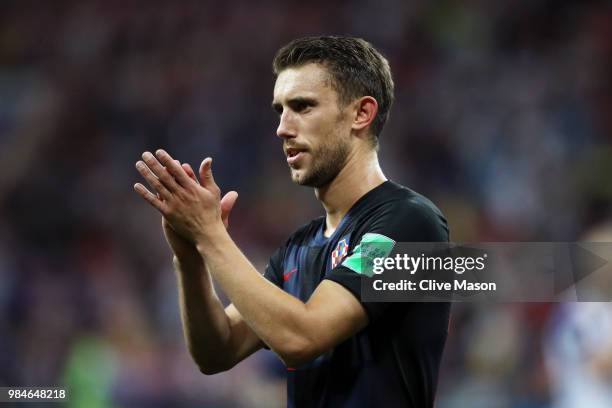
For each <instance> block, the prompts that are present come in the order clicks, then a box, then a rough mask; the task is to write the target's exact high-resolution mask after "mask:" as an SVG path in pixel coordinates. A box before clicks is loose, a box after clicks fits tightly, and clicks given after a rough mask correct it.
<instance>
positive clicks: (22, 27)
mask: <svg viewBox="0 0 612 408" xmlns="http://www.w3.org/2000/svg"><path fill="white" fill-rule="evenodd" d="M605 3H606V2H603V1H602V2H581V1H551V0H549V1H543V0H513V1H510V0H506V1H496V2H491V1H486V0H471V1H462V2H460V1H449V0H445V1H437V2H428V1H424V0H420V1H411V2H404V1H401V0H382V1H378V2H365V1H357V2H355V1H348V0H346V1H339V2H326V1H319V0H317V1H310V2H306V3H304V2H296V3H293V2H282V3H281V2H274V1H264V2H249V1H244V0H243V1H236V2H213V1H197V2H196V1H185V2H152V1H148V2H121V1H115V0H113V1H89V0H85V1H80V2H76V1H53V2H35V1H3V2H2V5H0V163H2V171H0V386H6V385H56V384H65V385H66V386H68V387H70V390H71V402H70V406H73V407H110V406H114V407H139V406H142V407H192V406H218V407H224V406H227V407H237V406H243V407H271V406H282V405H284V403H285V389H284V386H285V382H284V369H283V367H282V365H281V364H280V363H279V362H278V361H277V359H276V358H275V357H274V355H273V354H272V353H270V352H268V351H261V352H258V353H257V354H256V355H255V356H253V357H251V358H250V359H248V360H246V361H245V362H243V363H241V364H240V365H239V366H237V367H236V368H235V369H233V370H231V371H230V372H228V373H224V374H220V375H217V376H212V377H205V376H203V375H202V374H200V373H199V371H198V370H197V367H196V366H195V364H193V363H192V362H191V360H190V358H189V356H188V354H187V351H186V348H185V346H184V342H183V339H182V332H181V326H180V320H179V314H178V310H177V296H176V286H175V278H174V274H173V271H172V267H171V262H170V259H171V258H170V253H169V251H168V249H167V247H166V245H165V243H164V241H163V237H162V233H161V229H160V220H159V217H158V215H157V214H156V213H155V212H154V211H153V210H152V209H151V208H149V206H148V205H146V204H145V203H144V202H141V200H140V199H139V197H137V196H136V194H134V193H133V191H132V185H133V183H134V182H135V181H136V180H138V177H137V173H136V171H135V169H134V163H135V161H136V160H137V159H138V158H139V155H140V153H141V152H142V151H144V150H150V149H155V148H159V147H163V148H165V149H167V150H168V151H169V152H170V153H171V154H173V155H175V156H176V157H178V158H180V159H181V160H183V161H187V162H190V163H191V164H192V165H194V166H195V165H199V162H200V161H201V160H202V159H203V158H204V157H206V156H209V155H210V156H212V157H214V159H215V160H214V168H213V170H214V172H215V178H216V180H217V182H218V183H219V184H220V185H221V186H222V188H224V189H230V188H231V189H235V190H237V191H238V192H239V193H240V198H239V200H238V204H237V207H236V208H235V211H234V213H233V214H232V217H231V219H230V229H231V233H232V236H233V237H234V238H235V239H236V241H237V242H238V243H239V245H240V247H241V248H242V249H243V250H244V252H245V253H246V254H247V256H248V257H249V258H250V259H251V260H252V261H253V262H254V263H255V264H256V265H257V266H258V267H259V268H260V270H262V269H263V267H264V265H265V264H266V262H267V257H268V256H269V255H270V254H271V253H272V252H273V250H274V249H275V248H276V247H277V246H279V245H281V243H282V242H283V241H284V239H286V237H287V236H288V235H289V234H290V233H291V232H292V231H293V230H294V229H295V228H296V227H297V226H299V225H301V224H302V223H304V222H306V221H308V220H309V219H310V218H312V217H313V216H316V215H320V214H321V213H322V209H321V208H320V207H319V204H318V203H317V201H316V200H315V198H314V196H313V194H312V192H311V191H309V190H308V189H303V188H300V187H297V186H294V185H292V184H291V182H290V180H289V177H288V171H287V169H286V164H285V162H284V157H283V154H282V150H281V143H280V140H279V139H278V138H277V137H276V136H275V129H276V125H277V118H276V114H274V113H273V111H272V110H271V109H270V106H269V104H270V101H271V97H272V88H273V84H274V78H273V76H272V73H271V61H272V57H273V55H274V53H275V51H276V49H278V48H279V47H280V46H281V45H283V44H284V43H286V42H288V41H289V40H291V39H293V38H295V37H299V36H304V35H311V34H312V35H314V34H321V33H325V34H350V35H355V36H361V37H364V38H366V39H367V40H369V41H371V42H372V43H373V44H374V45H375V46H376V47H377V48H379V49H380V50H381V51H382V52H383V53H384V54H385V55H386V56H387V57H388V58H389V60H390V63H391V67H392V70H393V73H394V78H395V83H396V102H395V105H394V108H393V111H392V114H391V119H390V122H389V123H388V125H387V127H386V129H385V131H384V132H383V135H382V138H381V152H380V155H381V162H382V166H383V170H385V172H386V174H387V176H388V177H390V178H391V179H393V180H395V181H398V182H400V183H403V184H405V185H407V186H409V187H411V188H413V189H415V190H417V191H419V192H421V193H423V194H425V195H427V196H429V197H430V198H432V200H433V201H434V202H436V203H437V204H438V205H439V206H440V207H441V208H442V210H443V211H444V212H445V214H446V216H447V218H448V220H449V223H450V226H451V238H452V240H454V241H457V242H465V241H513V240H516V241H538V240H541V241H555V240H559V241H572V240H577V239H580V238H583V237H585V234H586V233H587V231H589V230H592V229H593V228H600V229H601V228H604V227H602V225H605V222H606V219H608V218H609V217H610V216H611V215H612V214H611V211H610V210H611V208H612V207H611V203H612V183H610V178H609V177H610V174H612V150H611V148H610V142H611V141H612V74H611V73H612V7H611V6H610V4H609V3H608V4H607V5H606V4H605ZM607 241H612V238H607ZM580 306H581V305H572V304H566V305H562V304H526V305H525V304H522V305H519V304H511V305H493V304H488V305H478V304H456V305H455V307H454V314H453V319H452V325H451V329H450V336H449V341H448V343H447V348H446V352H445V355H444V360H443V367H442V373H441V379H440V385H439V393H438V404H437V406H438V407H439V408H447V407H476V408H478V407H483V408H485V407H486V408H492V407H493V408H496V407H500V408H505V407H520V408H540V407H550V406H554V407H578V406H580V407H583V406H585V407H586V406H589V407H599V406H602V407H603V406H612V405H611V404H612V402H610V401H612V398H611V397H610V394H611V393H612V392H611V388H612V380H611V378H612V372H611V371H612V370H611V368H610V367H612V363H611V361H610V360H612V358H610V356H611V355H612V351H611V350H612V345H611V344H610V342H611V340H610V339H612V324H611V323H610V321H611V320H612V318H611V317H610V315H611V314H612V311H610V310H609V308H610V306H609V304H599V305H590V306H589V305H586V306H584V307H582V308H581V307H580ZM587 307H589V308H590V309H588V310H587ZM564 333H565V334H564ZM583 335H584V336H583ZM585 338H586V340H585ZM606 353H607V354H606ZM600 354H601V356H600ZM606 355H607V358H608V360H606ZM606 362H607V365H606V364H605V363H606ZM561 374H564V375H565V377H566V378H565V379H563V378H561V379H560V378H559V377H560V376H561V377H563V375H561ZM572 375H574V376H575V379H576V378H581V379H582V382H583V383H585V384H578V385H576V383H575V382H573V380H572V377H571V376H572ZM568 376H569V377H568ZM591 377H592V380H590V378H591ZM585 378H586V379H585ZM563 381H568V382H567V383H566V384H565V385H563ZM560 384H561V385H560ZM568 384H573V385H576V386H578V387H582V388H579V389H577V390H573V389H571V388H572V387H573V385H572V386H569V385H568ZM574 388H575V387H574ZM574 391H575V392H574ZM576 393H577V394H576ZM606 393H607V394H608V395H607V397H606V396H605V395H606ZM576 395H579V398H578V399H576ZM598 395H599V396H600V397H601V400H600V401H599V402H597V401H595V400H593V401H595V402H593V401H591V402H589V403H586V402H585V401H587V400H586V399H581V398H587V397H589V398H591V399H593V398H596V397H594V396H598ZM572 398H574V399H572ZM606 398H608V399H606ZM576 401H581V403H579V404H578V405H576V404H577V402H576ZM606 401H607V402H606ZM601 402H603V405H597V404H598V403H601ZM564 404H565V405H564Z"/></svg>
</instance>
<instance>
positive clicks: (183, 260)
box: [172, 253, 204, 273]
mask: <svg viewBox="0 0 612 408" xmlns="http://www.w3.org/2000/svg"><path fill="white" fill-rule="evenodd" d="M172 265H174V269H175V270H176V271H177V272H184V273H198V272H202V271H204V259H202V257H201V256H200V254H199V253H197V256H193V255H189V256H179V255H176V254H174V256H173V258H172Z"/></svg>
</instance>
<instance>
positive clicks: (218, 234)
mask: <svg viewBox="0 0 612 408" xmlns="http://www.w3.org/2000/svg"><path fill="white" fill-rule="evenodd" d="M227 237H229V234H228V232H227V229H226V228H225V225H223V223H222V222H218V223H215V224H214V225H212V226H211V227H210V228H207V229H206V232H205V233H204V234H202V235H200V236H199V237H198V238H197V239H196V242H195V246H196V249H197V250H198V253H199V254H200V257H201V258H204V257H205V254H206V253H207V251H209V250H210V249H212V248H213V247H214V246H215V245H217V244H219V243H220V242H221V241H223V240H224V239H225V238H227Z"/></svg>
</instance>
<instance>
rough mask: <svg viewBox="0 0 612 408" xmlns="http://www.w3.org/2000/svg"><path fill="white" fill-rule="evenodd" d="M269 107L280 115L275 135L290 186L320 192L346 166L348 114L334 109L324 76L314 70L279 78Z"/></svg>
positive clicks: (290, 70) (331, 91)
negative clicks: (294, 184)
mask: <svg viewBox="0 0 612 408" xmlns="http://www.w3.org/2000/svg"><path fill="white" fill-rule="evenodd" d="M272 107H273V108H274V110H275V111H276V112H278V114H279V115H280V123H279V125H278V129H277V130H276V134H277V135H278V136H279V137H280V138H281V139H283V150H284V152H285V155H286V156H287V164H288V165H289V171H290V173H291V178H292V179H293V181H294V182H295V183H298V184H301V185H305V186H310V187H323V186H325V185H327V184H328V183H329V182H330V181H332V180H333V179H334V177H336V175H337V174H338V173H339V172H340V170H341V169H342V168H343V167H344V165H345V164H346V160H347V157H348V155H349V152H350V148H351V138H350V130H351V120H350V115H348V114H347V112H348V108H347V107H341V106H339V104H338V94H337V93H336V91H335V90H334V89H333V88H332V87H331V83H330V79H329V74H328V73H327V70H326V68H325V67H323V66H321V65H319V64H312V63H311V64H306V65H303V66H300V67H295V68H287V69H285V70H283V71H281V72H280V74H279V75H278V78H277V79H276V84H275V86H274V100H273V101H272Z"/></svg>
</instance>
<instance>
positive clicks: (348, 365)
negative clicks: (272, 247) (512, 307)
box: [264, 181, 450, 408]
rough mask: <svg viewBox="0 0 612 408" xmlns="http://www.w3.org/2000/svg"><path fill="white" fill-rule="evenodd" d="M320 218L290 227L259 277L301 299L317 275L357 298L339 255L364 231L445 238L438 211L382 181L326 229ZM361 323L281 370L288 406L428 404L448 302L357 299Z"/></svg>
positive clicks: (355, 280)
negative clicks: (318, 352)
mask: <svg viewBox="0 0 612 408" xmlns="http://www.w3.org/2000/svg"><path fill="white" fill-rule="evenodd" d="M324 230H325V217H320V218H317V219H315V220H313V221H312V222H310V223H308V224H306V225H305V226H303V227H301V228H300V229H299V230H298V231H296V232H295V233H294V234H293V235H292V236H291V237H290V238H289V239H288V240H287V242H286V243H285V245H283V246H282V247H281V248H279V249H278V250H277V251H276V252H275V253H274V255H272V257H271V258H270V262H269V264H268V266H267V267H266V271H265V273H264V276H265V277H266V278H267V279H269V280H270V281H271V282H273V283H274V284H275V285H277V286H278V287H280V288H281V289H283V290H284V291H285V292H288V293H290V294H291V295H293V296H295V297H297V298H299V299H300V300H302V301H303V302H307V301H308V299H309V298H310V296H311V295H312V293H313V292H314V290H315V288H316V287H317V286H318V285H319V283H321V281H322V280H323V279H331V280H333V281H335V282H338V283H339V284H341V285H343V286H344V287H345V288H346V289H348V290H349V291H350V292H351V293H353V294H354V295H355V296H356V297H357V299H359V300H360V302H361V276H362V275H360V274H358V273H356V272H354V271H353V270H352V269H349V268H347V267H345V266H344V265H342V260H343V259H345V258H346V257H347V256H350V255H351V254H352V251H353V249H354V248H355V247H356V246H357V245H358V244H359V243H360V241H361V238H362V237H363V235H364V234H367V233H376V234H382V235H385V236H386V237H389V238H391V239H393V240H394V241H396V242H440V241H444V242H446V241H448V227H447V223H446V220H445V218H444V217H443V215H442V213H441V212H440V210H438V209H437V208H436V206H435V205H434V204H433V203H432V202H431V201H429V200H428V199H427V198H425V197H423V196H422V195H420V194H418V193H416V192H414V191H412V190H410V189H408V188H406V187H403V186H401V185H399V184H396V183H394V182H391V181H386V182H384V183H383V184H381V185H380V186H378V187H376V188H374V189H373V190H371V191H369V192H368V193H366V194H365V195H364V196H363V197H361V198H360V199H359V200H358V201H357V202H356V203H355V204H354V205H353V206H352V207H351V209H350V210H349V211H348V213H347V214H346V215H345V216H344V218H343V219H342V221H341V222H340V224H339V225H338V227H337V228H336V230H335V231H334V233H333V234H332V236H330V237H325V236H324V234H323V232H324ZM361 304H362V306H363V307H364V309H365V311H366V313H367V315H368V318H369V323H368V325H367V326H366V327H365V328H364V329H363V330H362V331H360V332H359V333H357V334H355V335H354V336H353V337H351V338H349V339H347V340H345V341H344V342H342V343H340V344H338V345H336V346H335V347H333V348H332V349H330V350H328V351H327V352H325V353H324V354H323V355H321V356H319V357H317V358H315V359H314V360H312V361H311V362H309V363H307V364H304V365H303V366H300V367H291V368H288V369H287V399H288V406H290V407H415V408H416V407H418V408H425V407H433V405H434V396H435V391H436V384H437V377H438V368H439V365H440V358H441V355H442V350H443V348H444V343H445V341H446V336H447V333H448V321H449V310H450V305H449V304H448V303H383V302H361Z"/></svg>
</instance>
